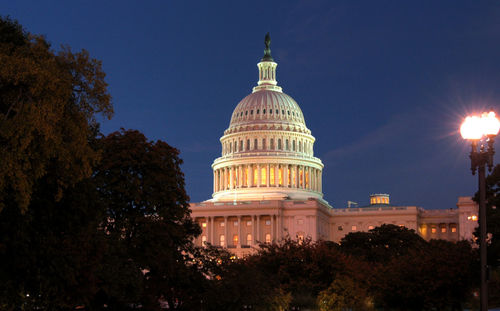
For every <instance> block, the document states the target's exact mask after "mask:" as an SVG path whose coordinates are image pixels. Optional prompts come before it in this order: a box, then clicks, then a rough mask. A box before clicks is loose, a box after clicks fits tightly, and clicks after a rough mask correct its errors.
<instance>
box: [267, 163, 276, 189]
mask: <svg viewBox="0 0 500 311" xmlns="http://www.w3.org/2000/svg"><path fill="white" fill-rule="evenodd" d="M275 176H276V175H275V171H274V166H271V167H270V169H269V184H270V185H273V186H274V181H275V179H276V177H275Z"/></svg>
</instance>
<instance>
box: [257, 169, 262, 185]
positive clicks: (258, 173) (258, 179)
mask: <svg viewBox="0 0 500 311" xmlns="http://www.w3.org/2000/svg"><path fill="white" fill-rule="evenodd" d="M260 178H261V176H260V164H257V187H260Z"/></svg>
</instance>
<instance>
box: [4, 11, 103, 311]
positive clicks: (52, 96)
mask: <svg viewBox="0 0 500 311" xmlns="http://www.w3.org/2000/svg"><path fill="white" fill-rule="evenodd" d="M0 63H1V64H2V66H0V158H1V159H2V161H0V262H2V267H1V268H0V284H1V285H0V301H1V304H0V308H1V309H2V310H12V309H18V308H19V307H20V306H23V308H28V309H29V308H30V306H32V307H33V308H43V309H65V308H73V307H75V306H76V305H78V304H80V303H85V301H88V299H90V297H91V296H92V295H93V289H94V288H95V285H96V284H95V282H94V281H95V280H94V279H93V278H92V275H93V269H94V267H96V266H97V264H98V262H99V259H100V258H99V256H100V252H99V250H100V245H99V240H98V239H94V237H95V232H96V228H97V226H98V223H99V221H98V219H100V218H102V217H101V216H100V211H101V209H100V208H98V206H99V199H98V196H97V194H98V193H97V191H96V190H95V188H94V187H93V186H92V183H91V181H90V180H88V177H89V176H90V175H91V173H92V168H93V166H94V165H95V164H96V162H97V160H98V159H99V154H100V152H99V150H98V149H96V148H95V145H93V143H94V142H95V138H96V136H97V134H98V125H97V123H96V121H95V119H96V116H97V114H103V115H104V116H107V117H110V116H111V114H112V107H111V98H110V95H109V93H108V91H107V89H106V87H107V84H106V83H105V81H104V73H103V71H102V69H101V64H100V62H99V61H97V60H95V59H92V58H90V56H89V54H88V53H87V52H86V51H81V52H78V53H73V52H71V50H70V49H69V48H68V47H63V48H62V49H61V50H60V51H59V52H56V51H54V50H52V49H51V47H50V44H49V43H48V42H47V41H46V40H45V39H44V38H43V37H41V36H36V35H32V34H30V33H28V32H26V31H25V30H23V28H22V26H21V25H19V23H17V22H16V21H13V20H11V19H10V18H0Z"/></svg>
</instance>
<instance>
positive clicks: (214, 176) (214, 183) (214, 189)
mask: <svg viewBox="0 0 500 311" xmlns="http://www.w3.org/2000/svg"><path fill="white" fill-rule="evenodd" d="M212 192H215V171H214V184H213V190H212Z"/></svg>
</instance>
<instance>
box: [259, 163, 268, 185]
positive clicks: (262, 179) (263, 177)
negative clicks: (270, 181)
mask: <svg viewBox="0 0 500 311" xmlns="http://www.w3.org/2000/svg"><path fill="white" fill-rule="evenodd" d="M266 173H267V169H266V167H265V166H264V167H261V168H260V184H261V186H265V185H266V183H267V175H266Z"/></svg>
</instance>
